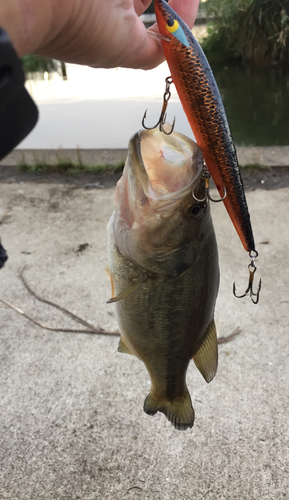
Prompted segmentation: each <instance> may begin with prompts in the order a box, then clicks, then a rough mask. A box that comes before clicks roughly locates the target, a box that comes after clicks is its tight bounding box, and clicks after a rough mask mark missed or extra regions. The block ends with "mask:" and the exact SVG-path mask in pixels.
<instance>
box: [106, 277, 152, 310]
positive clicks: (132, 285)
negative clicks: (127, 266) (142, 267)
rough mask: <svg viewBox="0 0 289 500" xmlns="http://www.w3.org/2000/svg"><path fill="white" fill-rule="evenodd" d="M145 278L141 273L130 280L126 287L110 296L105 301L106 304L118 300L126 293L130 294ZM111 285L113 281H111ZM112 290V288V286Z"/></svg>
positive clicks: (126, 294)
mask: <svg viewBox="0 0 289 500" xmlns="http://www.w3.org/2000/svg"><path fill="white" fill-rule="evenodd" d="M146 280H147V275H146V274H145V273H144V274H141V275H140V276H139V277H138V278H136V279H134V280H132V282H131V283H130V284H129V286H128V287H127V288H125V289H124V290H123V291H122V292H120V293H119V294H118V295H117V296H116V297H114V296H112V297H111V299H109V300H108V301H107V304H111V303H112V302H117V301H118V300H121V299H124V298H125V297H127V296H128V295H130V294H131V293H132V292H134V291H135V290H137V289H138V288H139V287H140V286H141V285H142V283H144V281H146ZM112 286H113V282H112ZM113 290H114V288H113Z"/></svg>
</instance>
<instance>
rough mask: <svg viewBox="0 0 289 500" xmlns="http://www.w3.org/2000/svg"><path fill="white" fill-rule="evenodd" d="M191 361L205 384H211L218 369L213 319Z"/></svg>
mask: <svg viewBox="0 0 289 500" xmlns="http://www.w3.org/2000/svg"><path fill="white" fill-rule="evenodd" d="M193 360H194V363H195V365H196V367H197V368H198V370H199V372H200V373H201V374H202V375H203V377H204V379H205V380H206V382H208V383H209V382H211V380H213V378H214V376H215V375H216V372H217V368H218V344H217V332H216V325H215V321H214V319H213V320H212V321H211V323H210V324H209V326H208V328H207V330H206V334H205V338H204V340H203V342H202V344H201V346H200V347H199V349H198V350H197V352H196V354H194V356H193Z"/></svg>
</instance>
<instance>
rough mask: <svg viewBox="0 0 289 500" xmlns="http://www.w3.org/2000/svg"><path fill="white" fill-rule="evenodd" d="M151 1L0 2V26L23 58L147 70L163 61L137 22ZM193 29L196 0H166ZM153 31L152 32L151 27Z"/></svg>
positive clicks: (158, 45)
mask: <svg viewBox="0 0 289 500" xmlns="http://www.w3.org/2000/svg"><path fill="white" fill-rule="evenodd" d="M150 3H151V0H41V1H40V0H1V2H0V26H2V27H3V28H4V29H5V30H6V31H7V33H8V34H9V36H10V38H11V40H12V42H13V44H14V47H15V50H16V52H17V53H18V55H19V57H22V56H23V55H25V54H28V53H34V54H40V55H43V56H47V57H51V58H53V59H58V60H60V61H65V62H72V63H79V64H86V65H89V66H93V67H101V68H113V67H118V66H120V67H128V68H141V69H150V68H154V67H156V66H157V65H158V64H160V63H161V62H162V61H163V60H164V55H163V51H162V47H161V43H160V42H159V41H158V40H155V39H153V38H152V37H150V36H148V33H147V30H146V28H145V26H144V25H143V23H142V22H141V21H140V19H139V17H138V16H140V15H141V14H142V13H143V12H144V11H145V10H146V8H147V7H148V6H149V4H150ZM169 3H170V5H171V7H172V8H173V9H174V10H175V11H176V12H177V13H178V14H179V15H180V16H181V17H182V18H183V19H184V21H185V22H186V23H187V24H188V26H189V27H192V26H193V23H194V21H195V17H196V14H197V10H198V5H199V0H171V1H170V2H169ZM152 29H153V30H156V28H155V27H154V28H152Z"/></svg>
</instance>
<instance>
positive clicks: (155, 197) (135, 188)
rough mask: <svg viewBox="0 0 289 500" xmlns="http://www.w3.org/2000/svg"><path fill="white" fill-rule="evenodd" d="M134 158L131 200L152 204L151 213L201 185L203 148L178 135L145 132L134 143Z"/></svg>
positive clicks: (130, 164) (129, 164)
mask: <svg viewBox="0 0 289 500" xmlns="http://www.w3.org/2000/svg"><path fill="white" fill-rule="evenodd" d="M130 156H131V161H129V160H128V165H127V166H128V168H129V170H130V172H131V175H129V183H130V190H129V191H130V199H132V198H134V199H135V200H136V199H138V200H139V201H140V202H141V204H142V205H144V204H145V202H146V203H149V206H150V209H151V210H160V209H162V208H165V207H167V206H168V205H171V204H172V203H175V202H177V201H178V200H179V199H181V198H182V197H183V196H184V195H185V194H186V193H187V192H189V190H192V186H193V185H194V183H195V182H196V183H197V182H199V176H200V174H201V171H202V168H203V160H202V153H201V150H200V148H199V147H198V146H197V145H196V144H195V143H194V142H193V141H192V140H191V139H189V138H188V137H186V136H184V135H183V134H180V133H178V132H173V133H172V134H170V135H166V134H164V133H163V132H161V131H159V129H153V130H141V131H140V132H138V133H137V134H135V135H134V136H133V137H132V139H131V142H130V151H129V157H130Z"/></svg>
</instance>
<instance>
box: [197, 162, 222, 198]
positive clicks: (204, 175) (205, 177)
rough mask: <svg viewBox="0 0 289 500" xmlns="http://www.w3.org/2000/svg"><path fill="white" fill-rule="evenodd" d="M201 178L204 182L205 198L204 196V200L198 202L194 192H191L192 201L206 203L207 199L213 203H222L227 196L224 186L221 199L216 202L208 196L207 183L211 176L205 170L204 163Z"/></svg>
mask: <svg viewBox="0 0 289 500" xmlns="http://www.w3.org/2000/svg"><path fill="white" fill-rule="evenodd" d="M202 178H203V179H204V181H205V196H204V198H203V199H202V200H199V199H198V198H197V197H196V195H195V192H194V191H193V192H192V196H193V198H194V200H196V201H198V202H200V203H201V202H204V201H206V199H207V198H208V199H209V200H211V201H213V202H214V203H218V202H219V201H224V199H225V198H226V196H227V191H226V188H225V186H223V190H224V196H223V197H222V198H219V199H218V200H214V198H212V197H211V195H210V190H209V181H210V178H211V174H210V172H209V170H208V169H207V165H206V164H205V162H204V166H203V171H202Z"/></svg>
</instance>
